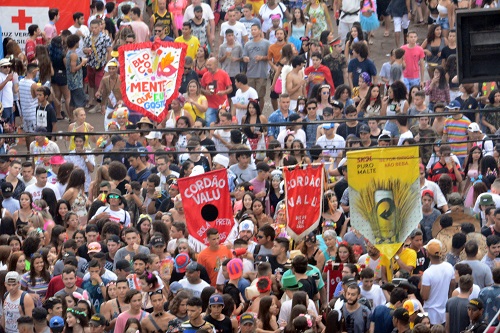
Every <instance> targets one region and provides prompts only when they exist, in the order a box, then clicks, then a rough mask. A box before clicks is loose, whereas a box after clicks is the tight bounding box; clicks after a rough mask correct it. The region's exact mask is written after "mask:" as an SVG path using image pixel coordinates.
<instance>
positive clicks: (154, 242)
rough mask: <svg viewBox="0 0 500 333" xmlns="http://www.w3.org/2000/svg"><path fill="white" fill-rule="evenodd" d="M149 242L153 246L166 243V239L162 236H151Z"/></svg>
mask: <svg viewBox="0 0 500 333" xmlns="http://www.w3.org/2000/svg"><path fill="white" fill-rule="evenodd" d="M149 244H150V245H151V246H159V245H165V240H164V239H163V237H162V236H153V237H151V240H150V241H149Z"/></svg>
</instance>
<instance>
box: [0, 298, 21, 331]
mask: <svg viewBox="0 0 500 333" xmlns="http://www.w3.org/2000/svg"><path fill="white" fill-rule="evenodd" d="M20 305H21V295H20V296H19V298H18V299H16V300H15V301H12V300H11V298H10V294H8V295H7V297H6V298H5V301H4V302H3V315H4V317H5V332H6V333H17V332H19V330H18V329H17V319H19V318H20V317H21V310H20Z"/></svg>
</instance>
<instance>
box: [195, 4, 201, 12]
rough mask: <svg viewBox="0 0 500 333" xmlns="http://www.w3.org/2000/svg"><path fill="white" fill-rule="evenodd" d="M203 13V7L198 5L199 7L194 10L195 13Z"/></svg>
mask: <svg viewBox="0 0 500 333" xmlns="http://www.w3.org/2000/svg"><path fill="white" fill-rule="evenodd" d="M202 11H203V7H202V6H200V5H198V6H194V8H193V12H202Z"/></svg>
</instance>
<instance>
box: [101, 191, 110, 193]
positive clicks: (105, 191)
mask: <svg viewBox="0 0 500 333" xmlns="http://www.w3.org/2000/svg"><path fill="white" fill-rule="evenodd" d="M103 193H104V194H108V193H109V191H99V194H103Z"/></svg>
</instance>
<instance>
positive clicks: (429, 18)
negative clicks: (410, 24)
mask: <svg viewBox="0 0 500 333" xmlns="http://www.w3.org/2000/svg"><path fill="white" fill-rule="evenodd" d="M436 21H437V18H434V17H432V16H429V17H428V18H427V24H429V25H430V24H436Z"/></svg>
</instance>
